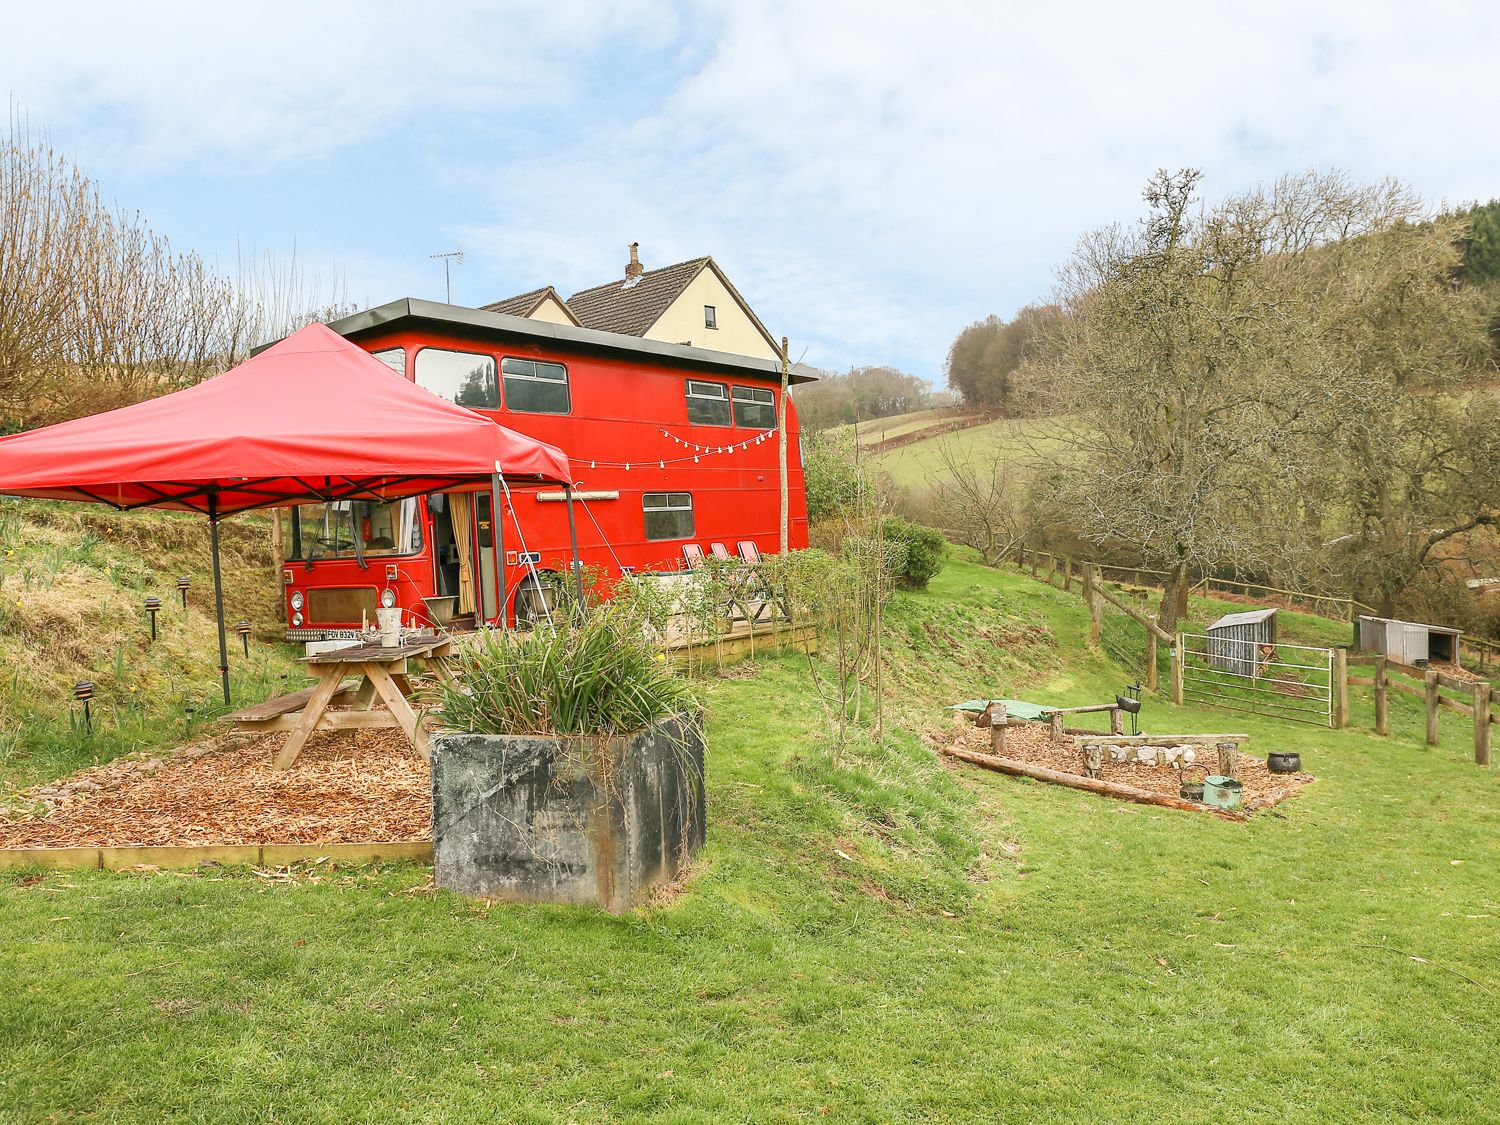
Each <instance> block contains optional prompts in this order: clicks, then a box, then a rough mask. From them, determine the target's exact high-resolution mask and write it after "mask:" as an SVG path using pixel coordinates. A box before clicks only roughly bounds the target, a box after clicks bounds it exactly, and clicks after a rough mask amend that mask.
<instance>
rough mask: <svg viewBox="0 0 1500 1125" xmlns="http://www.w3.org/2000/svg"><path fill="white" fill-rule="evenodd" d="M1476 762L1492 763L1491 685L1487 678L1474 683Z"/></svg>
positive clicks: (1478, 763)
mask: <svg viewBox="0 0 1500 1125" xmlns="http://www.w3.org/2000/svg"><path fill="white" fill-rule="evenodd" d="M1474 764H1475V765H1476V766H1487V765H1489V764H1490V685H1489V683H1488V681H1485V680H1480V681H1479V682H1478V683H1477V684H1475V685H1474Z"/></svg>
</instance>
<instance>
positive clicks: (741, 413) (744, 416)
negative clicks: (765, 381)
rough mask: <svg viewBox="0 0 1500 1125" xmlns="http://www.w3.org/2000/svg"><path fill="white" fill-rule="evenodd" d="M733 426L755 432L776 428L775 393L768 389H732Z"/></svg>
mask: <svg viewBox="0 0 1500 1125" xmlns="http://www.w3.org/2000/svg"><path fill="white" fill-rule="evenodd" d="M731 393H732V394H733V396H734V424H735V425H736V426H749V427H750V428H751V429H756V430H771V429H775V428H776V392H775V391H773V390H771V388H770V387H734V388H732V389H731Z"/></svg>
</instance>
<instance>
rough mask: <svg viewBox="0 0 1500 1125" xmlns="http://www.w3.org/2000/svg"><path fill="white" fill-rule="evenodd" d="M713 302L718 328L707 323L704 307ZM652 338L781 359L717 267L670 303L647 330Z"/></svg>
mask: <svg viewBox="0 0 1500 1125" xmlns="http://www.w3.org/2000/svg"><path fill="white" fill-rule="evenodd" d="M704 305H712V306H713V307H714V309H715V311H716V313H717V316H716V320H717V322H718V327H717V328H707V327H705V326H704V324H703V306H704ZM646 338H647V339H649V340H661V341H663V342H665V343H669V344H691V345H692V346H693V347H695V348H712V349H713V350H714V351H716V352H732V353H733V354H735V355H748V356H755V357H757V358H759V359H771V360H775V359H780V358H781V357H780V356H778V355H777V354H776V349H775V348H773V347H771V345H770V344H769V343H768V342H767V341H766V338H765V337H764V336H763V335H761V332H760V329H758V328H756V327H755V322H754V321H752V320H751V319H750V317H749V316H747V315H746V313H745V310H744V309H742V308H741V307H740V303H739V302H738V301H736V300H735V299H734V296H733V295H732V294H731V293H730V292H729V290H728V289H726V288H725V287H724V283H723V282H721V281H720V280H719V278H718V275H716V274H715V273H714V271H713V270H711V269H708V268H707V267H705V268H704V269H703V270H702V271H701V272H699V274H698V276H697V277H695V278H694V279H693V280H692V281H691V282H690V283H689V284H688V287H687V288H686V289H684V290H683V291H682V294H681V296H679V297H678V298H677V300H675V301H673V302H672V304H670V305H668V306H667V311H666V312H664V313H662V314H661V316H660V317H658V318H657V320H656V323H655V324H653V325H652V326H651V327H650V328H649V329H647V331H646Z"/></svg>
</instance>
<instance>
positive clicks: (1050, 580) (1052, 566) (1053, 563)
mask: <svg viewBox="0 0 1500 1125" xmlns="http://www.w3.org/2000/svg"><path fill="white" fill-rule="evenodd" d="M1056 578H1057V556H1056V555H1048V556H1047V585H1049V586H1055V585H1056V584H1057V583H1056V582H1055V581H1054V580H1055V579H1056Z"/></svg>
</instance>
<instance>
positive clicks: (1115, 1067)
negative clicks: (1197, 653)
mask: <svg viewBox="0 0 1500 1125" xmlns="http://www.w3.org/2000/svg"><path fill="white" fill-rule="evenodd" d="M889 620H890V634H891V638H892V639H891V644H890V650H889V657H890V664H889V674H888V682H889V684H890V686H891V688H892V695H893V697H894V698H895V699H897V700H898V701H899V702H898V703H893V704H892V708H893V711H892V715H891V718H892V719H893V720H900V721H901V722H902V723H903V724H905V725H908V726H910V725H914V724H918V723H921V722H927V721H931V718H932V716H934V715H936V710H935V708H936V705H937V704H938V703H939V702H949V701H957V700H959V699H964V698H969V697H973V696H976V695H983V694H986V693H989V692H994V693H996V694H1006V695H1018V696H1021V697H1024V698H1030V699H1040V700H1046V701H1053V700H1055V701H1060V702H1069V703H1072V702H1088V701H1098V700H1100V699H1103V698H1107V697H1109V696H1112V695H1113V693H1114V691H1115V690H1117V689H1118V688H1119V686H1120V685H1121V684H1123V682H1124V680H1125V678H1126V673H1125V672H1124V671H1123V670H1122V669H1121V668H1120V667H1119V666H1118V665H1115V664H1113V663H1111V662H1110V661H1109V660H1108V659H1107V658H1106V657H1104V656H1103V655H1102V654H1100V653H1097V652H1088V651H1085V650H1084V649H1083V647H1082V646H1081V643H1080V640H1081V638H1082V636H1083V635H1084V633H1085V629H1086V623H1087V622H1086V613H1085V611H1084V607H1083V605H1082V602H1081V601H1080V600H1079V599H1078V598H1077V596H1076V595H1067V594H1063V593H1062V592H1061V591H1057V590H1052V589H1050V588H1048V587H1045V586H1043V585H1040V584H1038V583H1034V582H1032V581H1031V580H1029V579H1027V578H1024V577H1022V576H1019V575H1015V574H1008V573H1003V572H997V571H990V570H985V569H982V568H979V567H976V566H973V565H970V564H966V563H958V562H951V563H950V564H949V566H948V567H947V569H946V570H945V571H944V572H943V573H942V574H941V575H939V577H938V578H937V579H936V580H935V581H934V583H933V588H932V590H931V591H930V592H928V593H924V594H912V595H902V596H901V597H900V598H899V599H898V601H897V603H896V604H895V605H894V606H893V607H892V609H891V612H890V618H889ZM708 694H709V708H710V730H709V739H710V755H711V760H710V787H709V815H710V823H709V846H708V848H707V850H706V851H705V853H704V854H703V856H702V860H701V862H700V863H699V864H698V866H697V869H696V872H695V874H694V876H693V878H692V879H691V880H690V881H689V883H688V885H687V887H686V888H685V890H684V891H683V893H681V894H680V895H679V896H678V897H677V898H676V899H675V900H674V901H672V902H670V903H669V904H667V905H664V906H662V907H660V908H658V909H654V910H644V911H640V912H637V913H635V914H632V915H630V916H626V917H619V918H616V917H608V916H602V915H599V914H596V913H593V912H590V911H585V910H577V909H563V908H525V907H503V906H493V907H492V906H487V905H485V904H483V903H479V902H473V901H470V900H467V899H463V898H460V897H457V896H453V895H450V894H447V893H435V892H433V891H431V890H430V889H429V888H428V887H427V885H426V883H427V872H426V870H424V869H422V868H418V867H409V866H388V867H375V868H369V867H365V868H359V867H352V868H343V869H330V868H328V867H327V866H326V865H325V866H323V867H319V868H317V869H314V870H308V871H306V872H303V873H302V874H301V875H300V876H299V877H298V878H297V879H295V880H292V881H287V882H277V881H271V880H268V879H266V878H263V877H261V876H258V875H257V874H255V873H252V872H250V871H247V870H244V869H225V870H214V869H205V870H203V871H201V872H198V873H165V872H163V873H148V874H122V875H108V874H101V873H73V872H66V873H30V874H24V873H14V872H11V873H7V874H6V875H5V876H4V877H3V880H0V920H3V925H4V932H5V941H4V946H3V949H0V979H3V980H4V981H5V982H6V985H7V987H6V988H5V989H4V991H3V993H0V1117H6V1118H8V1119H11V1120H19V1121H30V1120H48V1119H54V1118H56V1119H70V1118H82V1119H92V1120H102V1121H159V1120H162V1119H167V1118H186V1119H192V1120H215V1121H218V1120H229V1121H239V1120H246V1121H249V1120H259V1121H264V1120H280V1121H347V1120H379V1121H384V1120H391V1119H399V1120H432V1121H470V1120H476V1119H497V1120H521V1121H553V1120H559V1121H598V1120H642V1119H645V1120H664V1121H725V1120H728V1121H739V1120H744V1121H751V1120H754V1121H760V1120H801V1119H808V1120H821V1119H825V1118H826V1119H829V1120H838V1121H891V1120H923V1121H930V1120H937V1121H967V1120H974V1119H988V1120H1005V1121H1026V1120H1045V1121H1080V1122H1105V1121H1108V1122H1121V1121H1123V1122H1131V1121H1142V1122H1159V1121H1164V1120H1165V1121H1189V1122H1196V1121H1201V1122H1210V1121H1220V1120H1225V1119H1234V1120H1251V1121H1278V1122H1285V1121H1293V1122H1297V1121H1319V1122H1322V1121H1392V1120H1403V1119H1417V1118H1424V1119H1434V1120H1443V1119H1446V1120H1453V1121H1469V1122H1472V1121H1481V1120H1496V1119H1500V1084H1497V1083H1496V1082H1495V1081H1494V1054H1495V1044H1496V1041H1497V1035H1500V971H1497V969H1496V965H1497V957H1500V879H1497V877H1496V874H1495V872H1496V861H1497V858H1500V788H1497V781H1496V776H1495V774H1493V773H1490V772H1487V771H1481V770H1478V769H1476V768H1475V767H1474V766H1473V765H1472V764H1469V763H1466V762H1465V761H1464V760H1463V752H1464V750H1465V746H1464V742H1463V740H1462V738H1459V737H1453V738H1449V739H1447V740H1446V741H1445V747H1444V749H1443V750H1442V751H1440V752H1437V751H1429V750H1425V749H1423V748H1421V747H1420V746H1419V745H1418V744H1417V743H1416V741H1415V739H1414V738H1413V737H1412V734H1413V732H1414V731H1415V729H1416V723H1415V720H1414V718H1413V713H1414V712H1415V703H1414V701H1407V700H1405V699H1404V698H1402V699H1400V700H1399V701H1396V702H1394V703H1393V720H1394V722H1395V728H1396V732H1397V736H1398V737H1393V738H1391V739H1377V738H1375V737H1373V736H1371V735H1368V734H1366V733H1362V732H1359V731H1350V732H1338V733H1335V732H1329V731H1321V730H1315V729H1311V728H1293V727H1287V726H1283V725H1280V724H1277V723H1275V722H1272V721H1269V720H1264V719H1258V718H1254V717H1242V716H1233V717H1230V716H1225V715H1223V714H1215V713H1213V712H1208V711H1195V710H1192V709H1184V710H1182V711H1178V710H1177V709H1174V708H1172V707H1170V706H1169V705H1167V704H1165V703H1163V702H1161V701H1160V700H1155V699H1153V700H1150V701H1148V703H1147V705H1146V708H1145V711H1144V713H1143V716H1142V718H1143V721H1144V722H1145V724H1146V725H1147V727H1148V729H1157V730H1163V729H1171V728H1176V729H1186V728H1191V729H1195V730H1205V729H1206V730H1214V729H1220V730H1244V731H1246V732H1248V733H1250V734H1251V735H1252V736H1253V742H1252V743H1251V746H1252V748H1253V749H1256V750H1260V751H1264V750H1267V749H1270V748H1274V747H1281V748H1295V749H1299V750H1300V751H1301V752H1302V754H1303V759H1304V763H1305V765H1306V767H1307V768H1308V769H1310V770H1311V771H1312V772H1314V773H1316V774H1317V775H1318V776H1319V778H1320V780H1319V781H1318V783H1317V784H1315V785H1313V786H1311V787H1309V788H1308V789H1307V790H1305V791H1304V794H1303V795H1302V796H1301V797H1299V798H1298V799H1296V800H1293V801H1291V802H1288V803H1285V804H1283V805H1282V806H1280V807H1279V808H1278V809H1277V810H1276V811H1275V812H1274V813H1271V814H1265V815H1262V816H1260V817H1257V818H1256V819H1255V820H1253V821H1252V822H1250V823H1248V824H1232V823H1226V822H1222V821H1219V820H1218V819H1216V818H1213V817H1209V816H1200V815H1195V814H1187V813H1176V812H1171V811H1168V810H1160V809H1151V808H1145V807H1141V806H1135V805H1129V804H1123V803H1117V802H1113V801H1109V800H1105V799H1101V798H1097V797H1093V796H1089V795H1087V794H1083V793H1079V792H1075V791H1071V790H1064V789H1060V788H1057V787H1053V786H1047V785H1043V784H1040V783H1032V782H1027V781H1018V780H1015V779H1011V778H1006V777H1001V776H999V775H991V774H987V773H984V772H982V771H970V770H968V769H950V768H947V767H946V766H945V765H944V764H943V763H941V762H940V761H939V760H938V759H937V758H935V757H934V756H933V755H932V754H931V753H930V752H928V751H927V750H926V749H924V748H923V747H922V745H921V743H920V741H919V740H918V739H917V738H916V737H915V736H913V735H910V734H898V735H895V736H893V737H891V738H889V739H887V741H886V742H885V743H884V744H883V745H878V746H877V745H873V744H870V743H868V742H865V743H861V744H857V745H851V746H850V747H847V748H846V749H844V750H843V751H842V752H840V753H837V754H835V753H834V752H833V750H832V748H831V747H830V746H829V740H828V738H827V734H826V729H825V725H824V719H823V714H822V710H821V708H820V706H819V704H818V702H817V699H816V696H815V695H814V694H813V693H812V691H811V689H810V687H809V684H808V679H807V676H806V668H805V664H803V663H802V662H800V660H799V659H798V658H792V657H786V658H781V659H777V660H771V661H763V662H762V663H761V664H760V666H759V668H758V670H757V671H756V674H755V675H753V676H746V677H743V678H724V679H717V680H713V681H711V682H710V683H709V685H708ZM1409 702H1410V703H1411V706H1410V708H1408V703H1409ZM1359 717H1360V712H1359V709H1358V708H1356V719H1359ZM1456 729H1457V728H1456V727H1455V730H1456Z"/></svg>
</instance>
